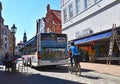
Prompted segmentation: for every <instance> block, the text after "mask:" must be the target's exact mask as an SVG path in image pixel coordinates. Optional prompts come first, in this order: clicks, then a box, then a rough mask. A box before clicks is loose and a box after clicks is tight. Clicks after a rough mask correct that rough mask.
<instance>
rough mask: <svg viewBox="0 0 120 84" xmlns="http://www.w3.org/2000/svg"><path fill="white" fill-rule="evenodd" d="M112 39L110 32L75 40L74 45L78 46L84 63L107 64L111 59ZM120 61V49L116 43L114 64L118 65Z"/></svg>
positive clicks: (113, 56) (113, 57)
mask: <svg viewBox="0 0 120 84" xmlns="http://www.w3.org/2000/svg"><path fill="white" fill-rule="evenodd" d="M110 37H111V31H110V30H109V31H104V32H100V33H97V34H92V35H90V36H86V37H83V38H79V39H75V40H74V43H75V44H76V45H77V46H78V49H79V52H80V55H81V57H82V61H88V62H98V63H106V62H107V60H108V59H109V56H108V53H109V44H110ZM119 59H120V57H119V49H118V47H117V44H116V43H114V47H113V55H112V63H113V64H118V63H119Z"/></svg>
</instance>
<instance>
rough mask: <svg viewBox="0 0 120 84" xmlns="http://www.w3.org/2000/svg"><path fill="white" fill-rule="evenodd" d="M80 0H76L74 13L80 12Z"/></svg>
mask: <svg viewBox="0 0 120 84" xmlns="http://www.w3.org/2000/svg"><path fill="white" fill-rule="evenodd" d="M80 10H81V9H80V0H76V13H77V14H78V13H80Z"/></svg>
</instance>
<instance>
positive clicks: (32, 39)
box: [24, 36, 36, 46]
mask: <svg viewBox="0 0 120 84" xmlns="http://www.w3.org/2000/svg"><path fill="white" fill-rule="evenodd" d="M35 40H36V36H34V37H33V38H31V39H30V40H28V41H27V42H25V44H24V46H26V45H28V44H30V43H31V42H33V41H35Z"/></svg>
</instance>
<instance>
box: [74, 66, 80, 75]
mask: <svg viewBox="0 0 120 84" xmlns="http://www.w3.org/2000/svg"><path fill="white" fill-rule="evenodd" d="M75 73H76V75H79V76H80V75H81V66H80V64H77V65H76V66H75Z"/></svg>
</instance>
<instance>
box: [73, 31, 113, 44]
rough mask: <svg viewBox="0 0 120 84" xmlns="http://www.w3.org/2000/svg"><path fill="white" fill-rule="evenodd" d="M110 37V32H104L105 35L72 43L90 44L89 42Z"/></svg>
mask: <svg viewBox="0 0 120 84" xmlns="http://www.w3.org/2000/svg"><path fill="white" fill-rule="evenodd" d="M110 36H111V32H106V33H102V34H98V35H95V36H90V37H87V38H83V39H79V40H75V41H74V43H75V44H81V43H86V42H90V41H96V40H100V39H104V38H109V37H110Z"/></svg>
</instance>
